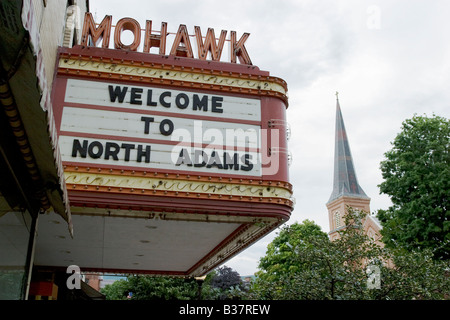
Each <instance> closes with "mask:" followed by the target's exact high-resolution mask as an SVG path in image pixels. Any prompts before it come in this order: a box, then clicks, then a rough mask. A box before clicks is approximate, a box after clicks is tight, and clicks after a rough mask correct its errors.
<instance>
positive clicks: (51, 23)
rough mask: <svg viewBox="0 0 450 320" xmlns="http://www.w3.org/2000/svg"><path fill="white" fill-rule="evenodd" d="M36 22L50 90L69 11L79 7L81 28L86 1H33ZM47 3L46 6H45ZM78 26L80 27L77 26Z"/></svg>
mask: <svg viewBox="0 0 450 320" xmlns="http://www.w3.org/2000/svg"><path fill="white" fill-rule="evenodd" d="M32 3H33V9H34V14H35V19H36V22H37V23H38V25H39V26H40V27H39V36H40V41H41V50H42V54H43V60H44V67H45V72H46V78H47V84H48V88H51V87H52V83H53V75H54V71H55V63H56V56H57V50H58V46H62V42H63V38H64V31H65V26H66V16H67V11H68V10H67V9H68V8H69V7H70V6H71V5H74V6H76V7H78V12H79V19H81V20H80V22H79V26H81V25H82V23H83V20H82V18H83V16H84V12H86V9H87V8H86V1H83V0H81V1H80V0H78V1H77V0H69V1H67V0H46V1H44V0H32ZM45 3H46V5H45ZM76 26H78V25H76Z"/></svg>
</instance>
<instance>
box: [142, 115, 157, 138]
mask: <svg viewBox="0 0 450 320" xmlns="http://www.w3.org/2000/svg"><path fill="white" fill-rule="evenodd" d="M154 120H155V119H154V118H151V117H144V116H142V117H141V121H144V122H145V127H144V133H145V134H149V133H150V122H153V121H154Z"/></svg>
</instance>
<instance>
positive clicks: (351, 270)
mask: <svg viewBox="0 0 450 320" xmlns="http://www.w3.org/2000/svg"><path fill="white" fill-rule="evenodd" d="M365 218H366V213H364V212H358V211H355V210H353V209H349V210H348V213H347V215H346V217H345V224H346V228H345V229H343V230H342V231H341V232H340V238H339V239H338V240H335V241H330V240H329V239H328V237H327V236H326V234H325V233H323V232H322V231H320V227H319V226H317V225H316V224H314V223H313V222H311V221H305V222H303V223H302V224H298V223H295V224H293V225H291V226H285V227H283V228H282V230H281V231H280V233H279V235H278V236H277V237H276V238H275V239H274V240H273V242H272V243H271V244H270V245H269V247H268V250H267V254H266V256H265V257H263V258H262V259H261V261H260V265H259V268H260V271H258V272H257V274H256V275H257V277H256V279H255V281H254V282H253V284H252V287H251V290H250V293H249V295H248V297H249V298H253V299H289V300H295V299H301V300H304V299H308V300H309V299H311V300H321V299H413V298H414V299H442V298H446V294H448V292H450V278H449V277H448V273H447V274H446V272H448V271H446V270H447V269H448V268H449V267H450V265H449V263H448V262H443V261H435V260H432V259H431V258H430V257H431V255H432V251H431V250H427V251H425V252H419V251H412V252H409V251H404V250H402V249H396V250H392V249H385V248H382V247H380V246H378V245H377V244H376V243H374V242H373V240H372V239H371V238H369V237H368V236H366V235H365V234H364V232H363V230H362V228H361V221H363V219H365ZM372 271H376V274H372V273H371V272H372ZM375 280H379V283H378V284H377V283H375V284H376V285H375V286H374V281H375Z"/></svg>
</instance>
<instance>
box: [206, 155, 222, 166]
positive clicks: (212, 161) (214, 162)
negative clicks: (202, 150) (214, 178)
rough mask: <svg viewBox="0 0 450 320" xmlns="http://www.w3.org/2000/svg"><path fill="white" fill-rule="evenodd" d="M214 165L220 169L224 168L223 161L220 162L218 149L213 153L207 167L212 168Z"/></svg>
mask: <svg viewBox="0 0 450 320" xmlns="http://www.w3.org/2000/svg"><path fill="white" fill-rule="evenodd" d="M214 166H216V167H217V168H218V169H223V166H222V163H220V157H219V154H218V153H217V152H216V150H214V151H213V152H212V153H211V158H209V160H208V165H207V166H206V167H207V168H211V167H214Z"/></svg>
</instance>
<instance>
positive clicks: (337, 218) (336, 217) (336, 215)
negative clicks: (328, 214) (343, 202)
mask: <svg viewBox="0 0 450 320" xmlns="http://www.w3.org/2000/svg"><path fill="white" fill-rule="evenodd" d="M334 225H335V228H336V229H337V228H339V227H341V226H342V222H341V214H340V212H339V211H336V212H335V213H334Z"/></svg>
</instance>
